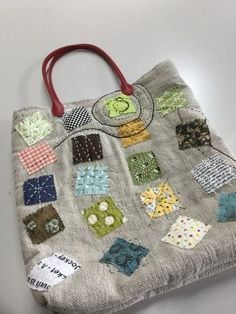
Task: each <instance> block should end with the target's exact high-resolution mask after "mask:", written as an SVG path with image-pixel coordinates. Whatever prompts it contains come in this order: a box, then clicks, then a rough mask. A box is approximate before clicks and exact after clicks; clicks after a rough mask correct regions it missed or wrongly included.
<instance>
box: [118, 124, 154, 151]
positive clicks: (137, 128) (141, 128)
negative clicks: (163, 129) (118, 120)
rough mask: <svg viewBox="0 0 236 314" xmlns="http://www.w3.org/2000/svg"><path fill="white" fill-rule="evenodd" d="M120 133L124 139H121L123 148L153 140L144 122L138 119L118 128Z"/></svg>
mask: <svg viewBox="0 0 236 314" xmlns="http://www.w3.org/2000/svg"><path fill="white" fill-rule="evenodd" d="M118 132H119V134H120V136H121V137H122V136H123V138H121V142H122V145H123V147H129V146H131V145H134V144H137V143H140V142H143V141H147V140H149V139H150V138H151V136H150V133H149V131H148V130H147V129H145V125H144V122H143V121H142V120H141V119H136V120H134V121H131V122H129V123H127V124H124V125H122V126H120V127H118ZM138 132H140V133H138ZM135 133H137V134H135ZM132 134H134V135H132ZM125 136H129V137H125Z"/></svg>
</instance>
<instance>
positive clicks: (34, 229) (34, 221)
mask: <svg viewBox="0 0 236 314" xmlns="http://www.w3.org/2000/svg"><path fill="white" fill-rule="evenodd" d="M23 223H24V224H25V227H26V231H27V233H28V235H29V237H30V239H31V241H32V243H33V244H39V243H41V242H43V241H45V240H47V239H49V238H51V237H53V236H54V235H56V234H57V233H59V232H61V231H62V230H64V228H65V227H64V224H63V222H62V220H61V218H60V216H59V215H58V213H57V211H56V209H55V208H54V207H53V206H52V205H47V206H45V207H42V208H40V209H39V210H37V212H35V213H33V214H30V215H28V216H26V217H25V218H24V220H23Z"/></svg>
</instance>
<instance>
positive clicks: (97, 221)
mask: <svg viewBox="0 0 236 314" xmlns="http://www.w3.org/2000/svg"><path fill="white" fill-rule="evenodd" d="M82 215H83V218H84V221H85V222H86V223H87V224H88V226H89V228H90V229H91V230H92V231H93V232H94V234H95V235H96V237H97V238H102V237H103V236H105V235H107V234H109V233H110V232H112V231H114V230H115V229H117V228H119V227H121V226H122V225H123V224H124V223H125V222H126V221H127V218H126V217H125V216H124V214H123V213H122V212H121V210H120V209H119V208H118V207H117V206H116V204H115V202H114V201H113V199H112V198H111V197H110V196H107V197H104V198H102V199H100V200H99V201H98V202H96V203H93V204H92V205H91V206H90V207H89V208H87V209H85V210H83V211H82Z"/></svg>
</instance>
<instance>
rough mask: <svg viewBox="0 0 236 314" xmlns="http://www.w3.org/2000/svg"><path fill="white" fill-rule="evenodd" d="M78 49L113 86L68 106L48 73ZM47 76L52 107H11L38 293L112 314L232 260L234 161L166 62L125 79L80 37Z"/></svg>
mask: <svg viewBox="0 0 236 314" xmlns="http://www.w3.org/2000/svg"><path fill="white" fill-rule="evenodd" d="M74 50H78V51H79V50H89V51H92V52H94V53H96V54H98V55H100V56H101V57H102V58H104V59H105V60H106V61H107V62H108V64H109V65H110V66H111V68H112V70H113V71H114V73H115V74H116V76H117V78H118V80H119V81H120V88H119V89H118V90H116V91H113V92H111V93H109V94H107V95H104V96H102V97H100V98H98V99H86V100H81V101H76V102H73V103H68V104H65V105H63V104H62V102H61V101H60V100H59V98H58V96H57V94H56V91H55V89H54V86H53V82H52V72H53V68H54V65H55V63H56V61H57V60H58V59H59V58H61V57H62V56H63V55H64V54H67V53H69V52H71V51H74ZM129 62H130V61H129ZM134 66H135V65H134ZM42 72H43V78H44V82H45V85H46V88H47V90H48V92H49V96H50V98H51V101H52V107H51V109H50V108H49V106H45V107H28V108H23V109H21V110H19V111H16V112H15V113H14V119H13V131H12V140H13V144H12V150H13V165H14V178H15V191H16V206H17V214H18V218H19V230H20V238H21V243H22V251H23V256H24V261H25V265H26V271H27V282H28V285H29V287H30V288H31V290H32V293H33V295H34V297H35V298H36V300H37V301H38V302H39V303H40V304H42V305H44V306H47V307H48V308H49V309H51V310H53V311H55V312H57V313H68V314H77V313H111V312H115V311H117V310H120V309H123V308H125V307H128V306H130V305H132V304H134V303H136V302H138V301H140V300H143V299H146V298H149V297H152V296H154V295H158V294H162V293H164V292H167V291H170V290H173V289H176V288H178V287H181V286H183V285H186V284H189V283H192V282H194V281H197V280H199V279H201V278H206V277H208V276H211V275H213V274H216V273H219V272H221V271H224V270H226V269H228V268H230V267H232V266H234V265H235V262H236V258H235V255H236V241H235V238H236V228H235V227H236V222H235V219H236V193H235V188H236V185H235V182H236V181H235V179H236V174H235V168H234V166H235V159H234V157H233V154H232V153H231V152H229V150H228V149H227V148H226V146H225V145H224V143H223V141H222V140H221V138H220V137H219V136H217V135H216V133H215V132H214V130H212V128H211V127H210V125H209V123H208V121H207V119H206V118H205V117H204V115H203V113H202V111H201V109H200V107H199V105H198V103H197V102H196V100H195V99H194V96H193V94H192V92H191V90H190V88H189V87H188V86H187V85H186V83H185V82H184V81H183V80H182V78H181V77H180V75H179V73H178V72H177V70H176V68H175V66H174V65H173V63H172V62H171V61H169V60H167V61H165V62H162V63H160V64H158V65H156V66H155V67H154V68H153V69H152V70H151V71H149V72H148V73H146V74H144V75H143V76H142V77H141V78H140V79H138V80H137V81H136V82H135V83H134V84H129V83H127V81H126V79H125V78H124V76H123V74H122V72H121V71H120V70H119V68H118V67H117V66H116V65H115V63H114V61H113V60H112V59H111V58H110V57H109V56H108V55H107V54H106V53H105V52H104V51H103V50H101V49H100V48H98V47H96V46H93V45H90V44H80V45H72V46H67V47H63V48H60V49H57V50H55V51H53V52H52V53H50V54H49V55H48V56H47V57H46V59H45V60H44V62H43V66H42ZM88 84H89V82H88Z"/></svg>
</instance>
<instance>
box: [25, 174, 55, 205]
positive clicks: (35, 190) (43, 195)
mask: <svg viewBox="0 0 236 314" xmlns="http://www.w3.org/2000/svg"><path fill="white" fill-rule="evenodd" d="M23 193H24V203H25V205H26V206H27V205H35V204H40V203H45V202H52V201H55V200H56V199H57V194H56V189H55V185H54V178H53V175H46V176H41V177H38V178H32V179H28V180H26V181H25V182H24V184H23Z"/></svg>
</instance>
